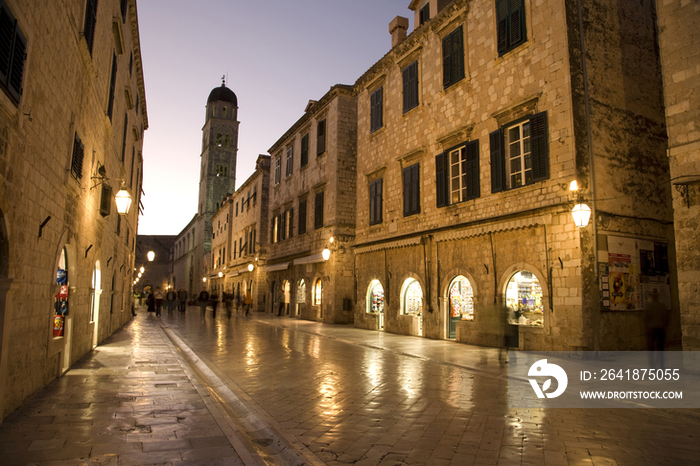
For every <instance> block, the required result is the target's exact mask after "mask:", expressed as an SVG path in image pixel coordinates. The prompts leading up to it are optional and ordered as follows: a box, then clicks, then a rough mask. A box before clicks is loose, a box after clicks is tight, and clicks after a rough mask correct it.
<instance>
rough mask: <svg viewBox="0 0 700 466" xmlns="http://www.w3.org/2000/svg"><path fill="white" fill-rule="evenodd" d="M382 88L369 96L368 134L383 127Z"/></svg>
mask: <svg viewBox="0 0 700 466" xmlns="http://www.w3.org/2000/svg"><path fill="white" fill-rule="evenodd" d="M383 91H384V88H383V87H380V88H379V89H377V90H376V91H374V92H373V93H372V95H370V97H369V100H370V132H373V131H376V130H378V129H379V128H381V127H382V125H383V119H382V101H383Z"/></svg>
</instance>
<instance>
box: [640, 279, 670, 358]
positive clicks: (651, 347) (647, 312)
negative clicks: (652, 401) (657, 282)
mask: <svg viewBox="0 0 700 466" xmlns="http://www.w3.org/2000/svg"><path fill="white" fill-rule="evenodd" d="M648 299H649V300H648V301H647V302H646V305H645V306H644V327H645V329H646V337H647V351H648V352H649V367H650V368H655V369H663V368H664V353H663V352H664V350H665V349H666V328H667V327H668V320H669V314H670V313H669V310H668V308H667V307H666V305H665V304H664V303H662V302H660V301H659V291H658V290H657V289H656V288H654V289H653V290H652V291H651V292H650V293H649V295H648Z"/></svg>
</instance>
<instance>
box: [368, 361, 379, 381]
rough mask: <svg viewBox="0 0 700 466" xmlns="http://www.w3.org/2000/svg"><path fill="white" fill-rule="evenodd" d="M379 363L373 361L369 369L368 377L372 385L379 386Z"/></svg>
mask: <svg viewBox="0 0 700 466" xmlns="http://www.w3.org/2000/svg"><path fill="white" fill-rule="evenodd" d="M379 372H380V367H379V363H378V362H377V361H376V360H375V359H371V360H370V362H369V367H368V368H367V375H368V376H369V381H370V383H371V384H372V385H379Z"/></svg>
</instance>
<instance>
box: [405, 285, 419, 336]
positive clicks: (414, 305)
mask: <svg viewBox="0 0 700 466" xmlns="http://www.w3.org/2000/svg"><path fill="white" fill-rule="evenodd" d="M401 313H402V314H403V315H408V316H413V318H414V319H415V321H414V325H413V326H412V334H413V335H417V336H419V337H422V336H423V288H422V287H421V286H420V283H419V282H418V280H416V279H415V278H407V279H406V280H405V281H404V282H403V286H402V287H401Z"/></svg>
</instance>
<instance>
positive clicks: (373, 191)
mask: <svg viewBox="0 0 700 466" xmlns="http://www.w3.org/2000/svg"><path fill="white" fill-rule="evenodd" d="M376 196H377V185H376V184H375V182H374V181H373V182H371V183H370V184H369V224H370V225H374V224H375V223H376V221H375V217H376V215H377V213H376V206H375V204H374V198H375V197H376Z"/></svg>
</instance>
